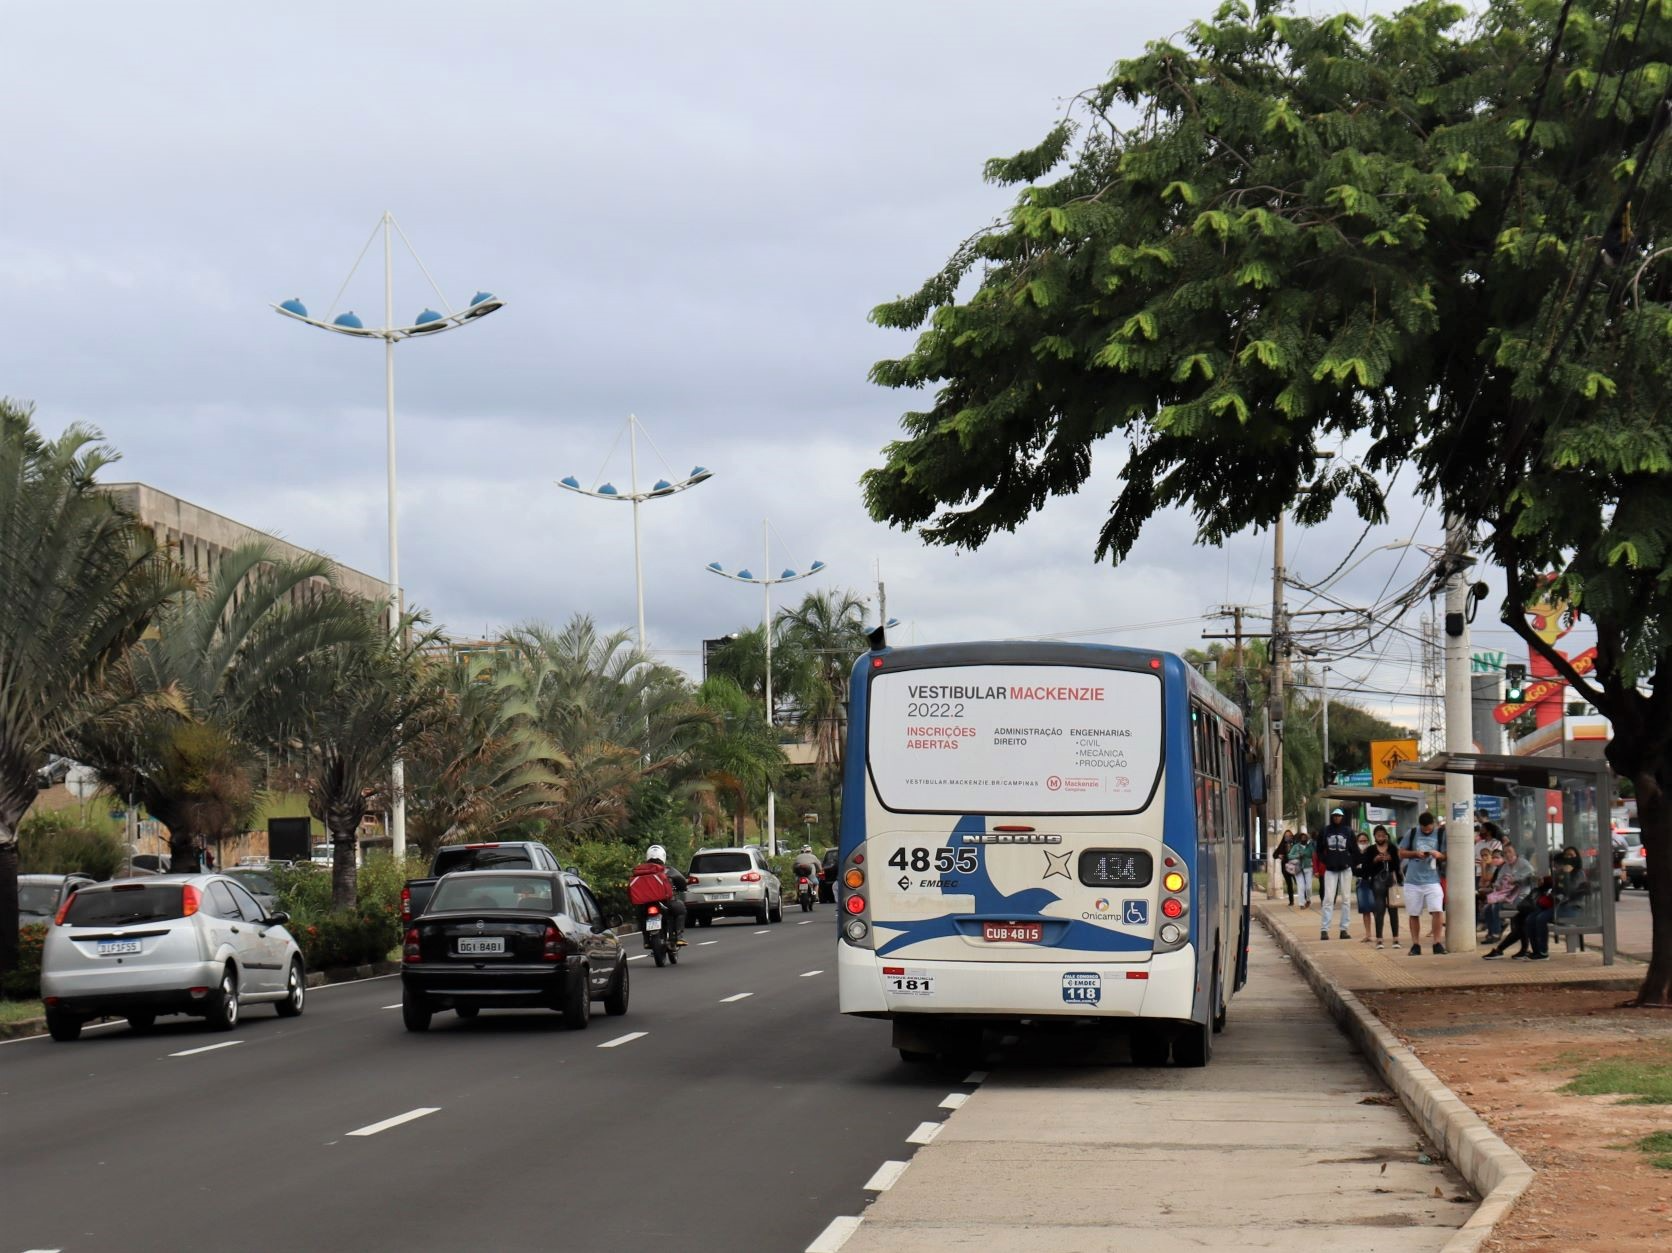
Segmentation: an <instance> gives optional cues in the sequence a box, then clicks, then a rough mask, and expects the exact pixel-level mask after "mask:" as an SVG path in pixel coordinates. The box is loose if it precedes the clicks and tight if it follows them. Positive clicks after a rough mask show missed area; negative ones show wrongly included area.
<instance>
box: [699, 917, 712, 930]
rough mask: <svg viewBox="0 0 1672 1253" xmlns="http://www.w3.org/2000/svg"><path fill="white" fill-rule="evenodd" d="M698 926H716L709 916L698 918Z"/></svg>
mask: <svg viewBox="0 0 1672 1253" xmlns="http://www.w3.org/2000/svg"><path fill="white" fill-rule="evenodd" d="M697 925H698V926H699V927H711V926H713V925H714V919H712V918H710V917H709V916H708V915H707V914H702V915H701V916H699V917H698V918H697Z"/></svg>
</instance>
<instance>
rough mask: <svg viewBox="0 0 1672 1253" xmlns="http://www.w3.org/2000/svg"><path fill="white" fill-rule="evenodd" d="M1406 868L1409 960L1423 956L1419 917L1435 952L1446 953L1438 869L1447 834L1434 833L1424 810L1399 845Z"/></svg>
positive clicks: (1432, 817) (1430, 816)
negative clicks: (1424, 918) (1426, 923)
mask: <svg viewBox="0 0 1672 1253" xmlns="http://www.w3.org/2000/svg"><path fill="white" fill-rule="evenodd" d="M1399 857H1400V860H1401V861H1403V862H1404V864H1405V913H1406V914H1407V915H1408V916H1409V918H1410V921H1411V956H1412V957H1421V956H1422V916H1423V914H1427V915H1428V921H1429V927H1430V929H1431V930H1432V932H1433V935H1434V952H1435V953H1437V954H1442V955H1443V954H1444V953H1445V951H1446V944H1445V939H1446V935H1445V931H1446V898H1445V893H1444V892H1442V891H1441V890H1440V867H1441V865H1442V864H1443V863H1444V862H1445V860H1446V833H1445V832H1444V831H1441V830H1436V829H1435V826H1434V815H1433V814H1431V813H1429V812H1428V811H1427V810H1424V811H1423V812H1422V814H1421V815H1420V816H1419V817H1418V818H1417V825H1416V826H1414V827H1412V828H1411V829H1410V831H1408V832H1406V834H1405V838H1404V839H1403V840H1401V841H1400V842H1399Z"/></svg>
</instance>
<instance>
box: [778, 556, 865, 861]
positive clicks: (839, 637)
mask: <svg viewBox="0 0 1672 1253" xmlns="http://www.w3.org/2000/svg"><path fill="white" fill-rule="evenodd" d="M864 612H865V601H864V600H863V599H862V598H861V597H860V596H858V595H857V594H856V593H854V592H851V591H848V590H846V589H833V590H830V591H817V592H809V593H808V594H807V595H806V596H805V597H803V598H802V600H801V603H800V604H798V605H795V606H793V607H791V608H786V609H785V610H784V611H783V612H782V613H781V614H779V616H778V626H779V630H780V632H781V633H782V635H783V638H784V639H785V641H786V642H788V643H790V644H791V645H792V646H793V648H794V651H795V653H796V654H798V655H799V656H801V657H803V658H805V659H806V660H805V664H804V665H803V666H802V667H801V670H800V672H799V673H798V674H797V675H796V686H795V689H794V690H795V697H796V704H797V706H798V707H799V711H800V719H801V729H802V738H803V739H806V738H811V739H812V741H813V750H814V760H815V764H816V769H817V772H818V775H819V777H820V778H821V779H822V780H823V782H824V785H825V789H826V793H827V799H828V801H829V810H828V812H827V815H826V816H827V818H828V819H829V821H830V829H831V830H832V831H834V830H835V829H836V793H837V790H838V789H839V788H840V787H841V783H842V761H843V757H844V750H845V747H846V742H847V735H846V732H847V723H848V675H849V674H850V673H852V671H853V663H854V661H855V660H857V659H858V657H859V655H860V654H861V653H863V652H864V651H865V650H866V649H867V648H869V647H870V645H869V643H868V642H867V641H866V638H865V620H864Z"/></svg>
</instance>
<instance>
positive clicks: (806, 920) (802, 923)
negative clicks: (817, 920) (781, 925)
mask: <svg viewBox="0 0 1672 1253" xmlns="http://www.w3.org/2000/svg"><path fill="white" fill-rule="evenodd" d="M812 921H813V920H812V919H811V918H803V919H802V920H801V921H800V922H798V923H796V924H795V925H796V926H798V927H805V926H806V925H807V924H808V923H809V922H812Z"/></svg>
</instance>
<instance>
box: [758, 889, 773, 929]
mask: <svg viewBox="0 0 1672 1253" xmlns="http://www.w3.org/2000/svg"><path fill="white" fill-rule="evenodd" d="M771 921H772V903H771V902H770V901H768V900H767V899H766V897H765V896H764V895H763V896H762V897H761V907H760V908H759V909H757V910H756V911H755V925H756V926H758V927H764V926H765V925H766V924H767V923H769V922H771Z"/></svg>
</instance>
